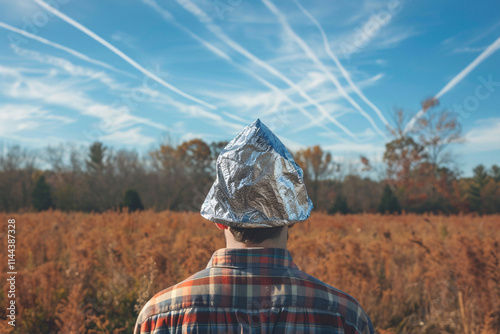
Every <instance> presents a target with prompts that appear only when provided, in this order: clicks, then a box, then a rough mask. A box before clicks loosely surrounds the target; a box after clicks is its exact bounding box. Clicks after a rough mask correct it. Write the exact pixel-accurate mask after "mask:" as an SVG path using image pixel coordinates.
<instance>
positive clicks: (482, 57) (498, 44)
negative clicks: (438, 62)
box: [404, 37, 500, 132]
mask: <svg viewBox="0 0 500 334" xmlns="http://www.w3.org/2000/svg"><path fill="white" fill-rule="evenodd" d="M498 49H500V37H499V38H497V40H496V41H494V42H493V43H491V45H490V46H488V47H487V48H486V50H484V51H483V52H482V53H481V54H480V55H479V56H477V58H476V59H474V60H473V61H472V62H471V63H470V64H469V65H467V66H466V67H465V68H464V69H463V70H462V71H460V73H458V74H457V75H456V76H455V77H454V78H453V79H451V80H450V81H449V82H448V83H447V84H446V86H444V87H443V89H441V90H440V91H439V93H437V94H436V96H435V97H434V98H435V99H439V98H440V97H441V96H443V95H444V94H446V93H448V92H449V91H450V90H451V89H452V88H453V87H455V86H456V85H457V84H458V83H459V82H460V81H462V79H463V78H465V77H466V76H467V74H469V73H470V72H471V71H472V70H473V69H475V68H476V67H477V66H478V65H479V64H481V63H482V62H483V61H484V60H486V59H487V58H488V57H489V56H491V55H492V54H493V53H495V51H497V50H498ZM423 114H425V111H424V110H423V109H420V110H419V112H418V113H417V114H416V115H415V116H413V118H412V119H411V120H410V122H408V124H407V125H406V127H405V130H404V131H405V132H408V131H409V130H411V128H413V126H414V125H415V122H416V121H417V119H419V118H420V117H422V115H423Z"/></svg>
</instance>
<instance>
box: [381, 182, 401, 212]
mask: <svg viewBox="0 0 500 334" xmlns="http://www.w3.org/2000/svg"><path fill="white" fill-rule="evenodd" d="M377 211H378V212H380V213H382V214H384V213H386V212H388V213H395V212H397V213H401V206H400V205H399V201H398V198H397V197H396V195H394V193H393V192H392V189H391V187H389V185H388V184H386V185H385V187H384V192H383V193H382V198H381V199H380V204H379V205H378V210H377Z"/></svg>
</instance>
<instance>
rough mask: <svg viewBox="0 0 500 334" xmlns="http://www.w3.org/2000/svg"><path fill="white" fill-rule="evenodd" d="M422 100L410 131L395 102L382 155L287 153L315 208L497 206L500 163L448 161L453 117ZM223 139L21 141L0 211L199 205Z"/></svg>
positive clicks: (7, 164) (10, 156)
mask: <svg viewBox="0 0 500 334" xmlns="http://www.w3.org/2000/svg"><path fill="white" fill-rule="evenodd" d="M437 105H438V102H437V100H434V99H430V100H426V101H424V102H423V108H424V111H425V114H424V116H423V117H421V118H420V119H419V120H418V121H417V122H415V124H414V126H413V127H412V128H410V129H407V128H406V127H405V124H407V122H406V120H407V118H408V116H409V115H408V114H407V113H405V112H404V111H402V110H398V111H396V112H395V114H394V119H393V124H392V126H390V127H388V133H389V138H388V141H387V143H386V146H385V152H384V155H383V161H381V162H377V163H372V162H371V161H370V160H369V159H368V158H367V157H365V156H360V160H359V163H356V164H352V163H351V164H345V163H344V164H343V163H339V162H337V161H336V159H335V157H334V156H333V155H332V154H331V153H329V152H325V151H323V149H322V148H321V147H320V146H318V145H316V146H313V147H309V148H306V149H302V150H299V151H297V152H292V154H293V156H294V159H295V160H296V162H297V163H298V164H299V166H300V167H301V168H302V169H303V171H304V180H305V183H306V186H307V189H308V193H309V196H310V197H311V199H312V201H313V203H314V205H315V210H320V211H325V212H328V213H344V214H345V213H358V212H381V213H386V212H389V213H399V212H402V211H403V210H404V211H406V212H417V213H423V212H436V213H438V212H441V213H447V214H449V213H459V212H477V213H480V214H489V213H496V212H500V168H499V167H498V166H497V165H493V166H491V167H490V168H486V167H485V166H483V165H478V166H477V167H475V168H474V170H473V176H472V177H463V176H461V172H460V171H459V169H458V168H456V166H455V167H453V166H454V159H453V154H452V153H453V150H452V146H453V145H455V144H457V145H458V144H459V143H460V142H462V141H463V137H462V134H461V127H460V123H459V122H458V119H457V118H456V115H454V114H453V113H450V112H448V111H446V110H437V108H436V106H437ZM226 144H227V142H212V143H207V142H204V141H203V140H201V139H193V140H189V141H186V142H183V143H181V144H179V145H173V144H169V143H167V144H162V145H159V147H158V148H157V149H153V150H151V151H149V152H147V154H143V155H141V154H139V153H137V152H135V151H133V150H113V149H112V148H110V147H106V146H105V145H104V144H103V143H101V142H95V143H92V144H91V145H89V147H81V146H76V145H74V144H60V145H59V146H49V147H47V148H46V149H44V150H41V151H38V152H33V151H28V150H26V149H23V148H22V147H20V146H15V145H14V146H8V147H4V149H3V150H2V152H0V211H7V212H13V211H23V210H25V211H28V210H46V209H49V208H54V209H60V210H63V211H87V212H90V211H94V212H103V211H106V210H117V209H119V210H121V209H123V208H127V209H128V210H141V209H144V208H147V209H149V208H151V209H154V210H173V211H197V210H199V208H200V207H201V204H202V203H203V200H204V198H205V196H206V194H207V193H208V190H209V189H210V186H211V185H212V183H213V181H214V179H215V162H216V159H217V156H218V155H219V153H220V152H221V150H222V149H223V148H224V146H225V145H226Z"/></svg>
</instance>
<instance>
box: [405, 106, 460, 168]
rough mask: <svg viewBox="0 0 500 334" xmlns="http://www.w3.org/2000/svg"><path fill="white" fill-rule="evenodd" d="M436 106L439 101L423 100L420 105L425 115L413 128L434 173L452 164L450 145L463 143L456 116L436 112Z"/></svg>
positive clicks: (445, 111)
mask: <svg viewBox="0 0 500 334" xmlns="http://www.w3.org/2000/svg"><path fill="white" fill-rule="evenodd" d="M438 105H439V101H438V100H437V99H435V98H431V99H427V100H425V101H424V102H423V103H422V109H423V110H424V111H425V113H424V114H423V116H421V117H419V118H418V119H417V121H416V124H415V126H414V127H415V129H414V131H415V132H416V133H417V134H418V141H419V144H420V145H422V146H423V147H424V148H425V152H426V156H425V157H426V160H427V162H429V163H430V164H431V165H432V166H433V172H434V173H436V172H437V170H438V168H440V167H443V166H446V165H449V164H450V163H452V162H453V156H452V154H451V151H450V149H449V148H450V145H451V144H457V143H462V142H463V141H464V138H463V136H462V127H461V124H460V123H459V121H458V118H457V115H456V114H455V113H452V112H450V111H448V110H436V109H435V107H437V106H438Z"/></svg>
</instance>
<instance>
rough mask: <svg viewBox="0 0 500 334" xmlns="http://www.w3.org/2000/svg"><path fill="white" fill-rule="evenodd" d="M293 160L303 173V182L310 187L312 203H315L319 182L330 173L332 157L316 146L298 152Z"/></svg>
mask: <svg viewBox="0 0 500 334" xmlns="http://www.w3.org/2000/svg"><path fill="white" fill-rule="evenodd" d="M294 159H295V161H296V162H297V164H298V165H299V166H300V167H301V168H302V170H303V171H304V180H305V182H306V183H309V185H311V189H312V201H313V203H317V200H318V188H319V182H320V180H322V179H324V178H326V177H327V176H328V175H329V173H331V172H332V167H333V163H332V155H331V154H330V153H326V152H324V151H323V150H322V149H321V147H320V146H319V145H316V146H314V147H309V148H307V149H303V150H299V151H298V152H297V153H296V154H295V156H294Z"/></svg>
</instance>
